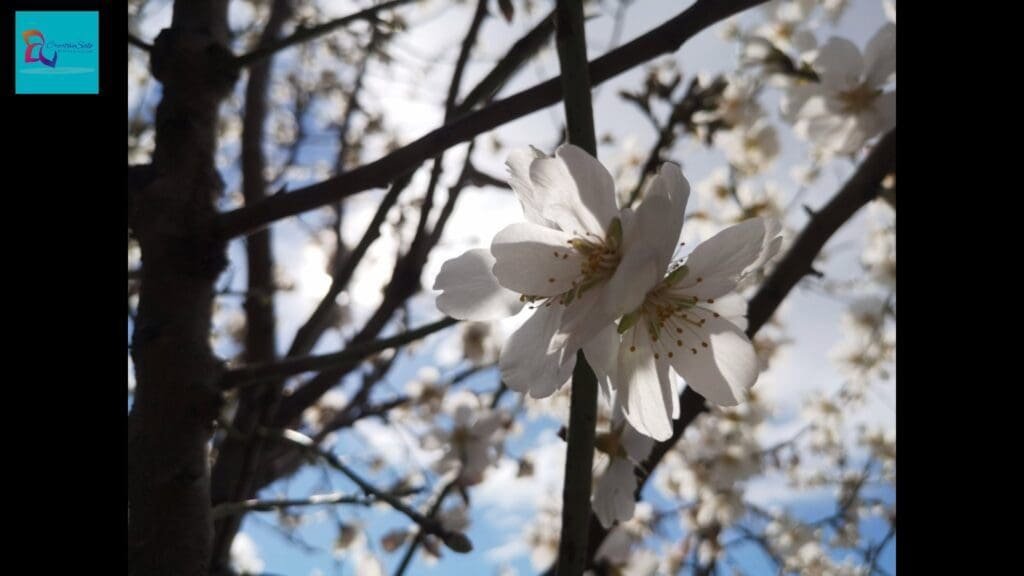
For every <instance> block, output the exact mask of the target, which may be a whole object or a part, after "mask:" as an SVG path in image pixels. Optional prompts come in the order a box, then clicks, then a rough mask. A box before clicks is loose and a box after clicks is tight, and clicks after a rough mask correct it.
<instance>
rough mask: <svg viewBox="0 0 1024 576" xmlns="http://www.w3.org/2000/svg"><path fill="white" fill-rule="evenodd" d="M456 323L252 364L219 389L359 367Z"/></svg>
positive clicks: (448, 321)
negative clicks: (342, 347) (385, 352)
mask: <svg viewBox="0 0 1024 576" xmlns="http://www.w3.org/2000/svg"><path fill="white" fill-rule="evenodd" d="M458 322H459V321H458V320H456V319H454V318H442V319H441V320H438V321H436V322H433V323H431V324H427V325H426V326H421V327H420V328H417V329H415V330H409V331H407V332H402V333H401V334H398V335H396V336H392V337H390V338H384V339H381V340H374V341H372V342H367V343H366V344H362V345H357V346H352V347H350V348H346V349H344V350H342V351H340V352H335V353H333V354H320V355H314V356H301V357H295V358H285V359H282V360H279V361H277V362H270V363H261V364H254V365H252V366H244V367H242V368H236V369H234V370H228V371H227V372H225V373H224V375H223V377H222V378H221V389H222V390H230V389H232V388H237V387H243V386H251V385H254V384H259V383H261V382H266V381H268V380H273V379H277V378H286V377H288V376H294V375H296V374H301V373H303V372H313V371H318V370H329V369H333V368H338V367H340V366H348V365H350V364H355V363H358V362H360V361H362V360H364V359H366V358H368V357H369V356H372V355H374V354H376V353H378V352H382V351H384V350H387V349H389V348H396V347H398V346H402V345H403V344H408V343H410V342H414V341H416V340H419V339H420V338H423V337H424V336H428V335H430V334H433V333H434V332H439V331H441V330H444V329H445V328H448V327H449V326H453V325H455V324H457V323H458Z"/></svg>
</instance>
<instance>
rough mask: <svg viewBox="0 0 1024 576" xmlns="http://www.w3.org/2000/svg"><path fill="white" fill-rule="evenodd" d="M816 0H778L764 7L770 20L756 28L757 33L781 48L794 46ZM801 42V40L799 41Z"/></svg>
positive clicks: (787, 48) (786, 48)
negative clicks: (795, 39)
mask: <svg viewBox="0 0 1024 576" xmlns="http://www.w3.org/2000/svg"><path fill="white" fill-rule="evenodd" d="M814 4H815V0H777V1H775V2H771V3H769V4H767V5H766V6H765V7H764V10H765V11H767V12H768V21H767V22H765V23H764V24H762V25H761V26H759V27H757V28H756V29H755V34H756V35H757V36H759V37H761V38H764V39H766V40H768V41H770V42H771V43H772V44H774V45H775V46H777V47H779V49H781V50H786V51H789V50H791V49H792V48H794V47H795V46H794V43H793V42H794V38H799V36H800V35H799V33H800V32H802V30H801V28H800V27H801V26H803V25H806V23H807V21H808V20H809V19H810V15H811V12H812V11H813V10H814ZM797 42H798V43H799V40H798V41H797Z"/></svg>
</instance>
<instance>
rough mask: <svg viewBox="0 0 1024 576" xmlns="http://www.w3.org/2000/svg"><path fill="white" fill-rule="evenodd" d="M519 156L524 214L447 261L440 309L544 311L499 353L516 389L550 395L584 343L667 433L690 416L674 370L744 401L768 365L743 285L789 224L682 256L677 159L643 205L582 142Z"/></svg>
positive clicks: (762, 227) (630, 417)
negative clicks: (623, 203)
mask: <svg viewBox="0 0 1024 576" xmlns="http://www.w3.org/2000/svg"><path fill="white" fill-rule="evenodd" d="M507 165H508V168H509V170H510V184H511V186H512V189H513V190H514V192H515V193H516V195H517V197H518V199H519V201H520V203H521V205H522V208H523V213H524V216H525V220H526V221H525V222H520V223H516V224H512V225H510V226H508V227H506V228H504V229H503V230H501V231H500V232H498V234H497V235H496V236H495V237H494V240H493V241H492V243H491V246H490V249H486V248H481V249H474V250H469V251H468V252H466V253H464V254H462V255H461V256H458V257H457V258H453V259H451V260H449V261H447V262H445V264H444V265H443V266H442V268H441V271H440V273H439V274H438V276H437V279H436V281H435V284H434V288H435V289H436V290H441V291H442V293H441V294H440V295H439V296H438V298H437V306H438V308H439V309H440V310H441V311H443V312H445V313H446V314H449V315H450V316H452V317H454V318H458V319H463V320H478V321H485V320H494V319H497V318H501V317H504V316H509V315H512V314H515V313H517V312H518V311H519V310H521V309H522V308H523V307H524V306H529V307H530V309H531V310H533V314H532V316H531V317H530V318H529V319H528V320H526V322H525V323H524V324H523V325H522V326H521V327H520V328H519V329H518V330H517V331H516V332H514V333H513V334H512V335H511V336H510V337H509V338H508V340H507V341H506V342H505V343H504V346H503V348H502V351H501V356H500V359H499V366H500V368H501V375H502V378H503V380H504V382H505V383H506V384H507V385H508V387H509V388H511V389H512V390H516V391H519V392H522V393H528V394H529V395H530V396H532V397H534V398H545V397H548V396H551V395H552V394H554V393H555V392H556V391H557V390H559V389H560V388H561V387H562V386H563V385H565V384H566V383H567V382H568V381H569V379H570V377H571V375H572V371H573V368H574V367H575V364H576V352H577V351H579V350H583V352H584V353H585V355H586V357H587V359H588V361H589V363H590V365H591V367H592V368H593V370H594V372H595V374H596V375H597V377H598V381H599V382H600V384H601V387H602V390H603V391H604V393H605V397H606V399H608V400H609V404H610V405H614V406H618V407H620V408H619V410H621V413H622V415H623V416H624V417H625V420H626V421H627V422H628V423H629V424H630V425H631V426H632V427H633V428H635V429H636V430H637V431H638V432H640V433H641V434H643V435H645V436H649V437H651V438H653V439H655V440H665V439H667V438H669V437H670V436H671V435H672V420H673V419H674V418H677V417H678V415H679V392H680V390H679V387H678V383H677V381H676V379H675V378H673V377H672V376H671V374H670V373H671V372H675V373H676V374H677V375H678V376H680V377H682V378H683V379H684V380H685V382H686V384H687V385H688V386H689V387H691V388H693V389H694V390H695V391H697V392H698V393H700V394H701V395H702V396H704V397H705V398H707V399H708V400H710V401H712V402H714V403H716V404H720V405H726V406H732V405H736V404H738V403H740V402H741V401H742V400H743V399H744V397H745V396H746V393H747V391H748V390H749V389H750V387H751V386H753V384H754V382H755V381H756V380H757V376H758V373H759V365H758V360H757V355H756V353H755V351H754V347H753V345H752V344H751V342H750V340H749V339H748V338H747V336H746V335H745V334H744V328H745V324H746V322H745V318H744V316H745V314H746V301H745V300H744V299H743V298H742V297H740V296H738V295H737V294H735V290H736V287H737V284H738V282H739V281H740V280H742V279H743V278H744V277H745V276H746V275H748V274H750V273H751V272H752V271H754V270H756V269H758V268H760V267H761V266H763V265H764V264H765V263H766V262H767V260H768V259H769V258H771V257H772V256H774V255H775V253H776V252H777V251H778V249H779V246H780V243H781V240H782V239H781V236H779V229H780V226H779V224H778V222H776V221H775V220H774V219H762V218H754V219H750V220H746V221H744V222H741V223H739V224H737V225H735V226H732V227H730V228H727V229H725V230H723V231H721V232H720V233H718V234H717V235H715V236H714V237H712V238H710V239H708V240H707V241H705V242H703V243H701V244H700V245H698V246H697V247H695V248H694V249H693V251H692V252H690V253H689V255H688V256H686V257H685V259H676V258H675V257H676V255H677V251H678V249H679V238H680V234H681V230H682V224H683V215H684V210H685V208H686V203H687V200H688V198H689V195H690V185H689V183H688V182H687V180H686V178H685V177H684V176H683V174H682V172H681V171H680V169H679V167H678V166H677V165H675V164H671V163H666V164H664V165H662V167H661V169H660V171H659V172H658V175H657V176H656V177H655V178H654V179H653V180H652V181H651V183H650V185H649V186H648V188H647V192H646V194H645V196H644V198H643V201H642V203H641V204H640V206H639V207H638V208H637V209H636V210H635V211H634V210H633V209H631V208H629V207H620V206H619V205H618V201H617V199H616V194H615V185H614V182H613V179H612V176H611V174H609V172H608V171H607V170H606V169H605V168H604V167H603V166H602V165H601V164H600V163H599V162H598V161H597V160H596V159H595V158H593V157H592V156H590V155H589V154H587V153H586V152H585V151H583V150H581V149H580V148H578V147H576V146H572V145H564V146H561V147H560V148H559V149H558V150H557V151H556V153H555V155H554V156H553V157H548V156H545V155H544V154H542V153H540V152H538V151H537V150H517V151H514V152H512V153H511V155H510V157H509V159H508V162H507ZM613 418H614V416H613Z"/></svg>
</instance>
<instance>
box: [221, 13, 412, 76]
mask: <svg viewBox="0 0 1024 576" xmlns="http://www.w3.org/2000/svg"><path fill="white" fill-rule="evenodd" d="M412 1H413V0H389V1H388V2H382V3H380V4H377V5H376V6H371V7H369V8H367V9H365V10H360V11H359V12H356V13H354V14H349V15H347V16H342V17H341V18H335V19H334V20H330V21H328V22H324V23H323V24H317V25H316V26H311V27H309V28H300V29H298V30H296V31H295V33H294V34H292V35H291V36H288V37H287V38H282V39H280V40H277V41H275V42H270V43H268V44H266V45H261V46H260V47H258V48H256V49H255V50H253V51H252V52H249V53H248V54H243V55H241V56H238V57H237V58H235V59H234V61H233V62H232V63H233V65H234V66H235V67H236V68H244V67H246V66H249V65H251V64H254V63H256V62H259V61H260V60H263V59H264V58H267V57H268V56H270V55H272V54H274V53H276V52H280V51H281V50H284V49H285V48H290V47H292V46H295V45H296V44H301V43H303V42H308V41H310V40H312V39H314V38H318V37H320V36H323V35H324V34H328V33H330V32H333V31H335V30H337V29H338V28H341V27H342V26H346V25H348V24H351V23H352V22H356V21H359V20H369V19H373V18H375V17H376V16H377V13H378V12H381V11H383V10H389V9H391V8H397V7H399V6H401V5H402V4H408V3H410V2H412Z"/></svg>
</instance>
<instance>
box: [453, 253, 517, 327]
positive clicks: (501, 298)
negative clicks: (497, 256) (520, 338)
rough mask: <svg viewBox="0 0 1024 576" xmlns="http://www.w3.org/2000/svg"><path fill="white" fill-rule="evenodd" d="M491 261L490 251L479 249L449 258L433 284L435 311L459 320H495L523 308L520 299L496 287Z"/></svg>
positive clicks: (498, 286) (514, 294)
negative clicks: (435, 295) (435, 296)
mask: <svg viewBox="0 0 1024 576" xmlns="http://www.w3.org/2000/svg"><path fill="white" fill-rule="evenodd" d="M493 266H494V257H493V256H491V252H490V250H487V249H486V248H478V249H476V250H469V251H467V252H465V253H463V254H462V255H461V256H458V257H456V258H452V259H451V260H448V261H447V262H445V263H444V264H442V265H441V271H440V272H439V273H438V274H437V278H436V279H435V280H434V290H442V291H443V292H442V293H441V294H440V295H438V297H437V308H438V309H439V310H440V311H442V312H444V313H445V314H447V315H449V316H451V317H452V318H457V319H459V320H479V321H486V320H497V319H499V318H505V317H508V316H512V315H514V314H515V313H517V312H519V311H520V310H521V309H522V308H523V303H522V302H520V301H519V295H518V294H516V293H515V292H512V291H509V290H506V289H504V288H502V287H501V285H499V284H498V279H497V278H495V277H494V274H492V273H491V268H492V267H493Z"/></svg>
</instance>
